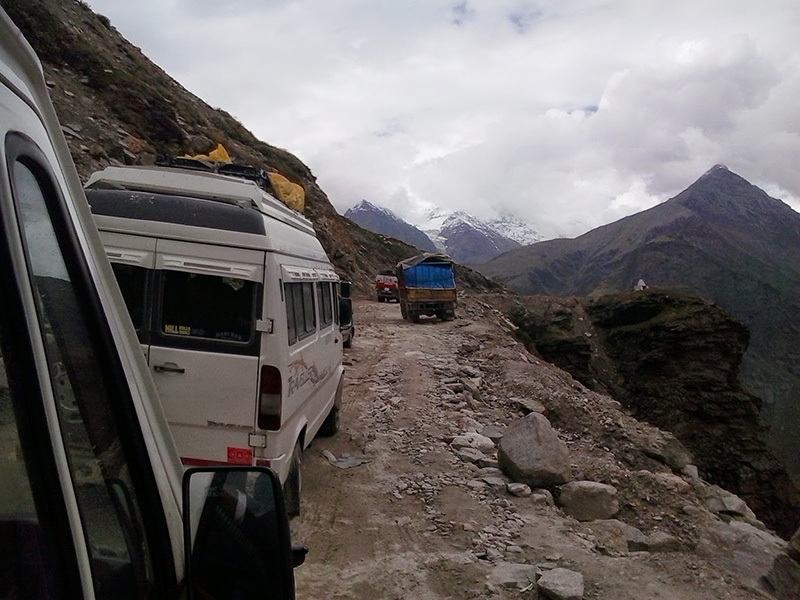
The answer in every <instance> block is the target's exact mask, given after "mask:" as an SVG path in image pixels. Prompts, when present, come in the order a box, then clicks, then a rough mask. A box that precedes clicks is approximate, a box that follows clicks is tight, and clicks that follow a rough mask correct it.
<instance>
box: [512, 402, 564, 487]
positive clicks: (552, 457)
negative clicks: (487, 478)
mask: <svg viewBox="0 0 800 600" xmlns="http://www.w3.org/2000/svg"><path fill="white" fill-rule="evenodd" d="M498 448H499V453H498V460H499V462H500V467H501V468H502V469H503V470H504V471H505V472H506V473H508V474H509V476H510V477H511V478H512V479H513V480H514V481H519V482H521V483H526V484H528V485H529V486H530V487H532V488H534V487H549V486H555V485H560V484H562V483H566V482H567V481H569V480H570V478H571V469H570V460H569V450H568V449H567V445H566V444H565V443H564V442H563V441H562V440H561V439H559V437H558V434H557V433H556V431H555V430H554V429H553V427H552V426H551V425H550V421H548V420H547V418H546V417H545V416H544V415H541V414H539V413H535V412H534V413H530V414H529V415H527V416H526V417H524V418H522V419H519V420H517V421H515V422H514V423H512V424H511V425H510V426H509V427H508V428H507V429H506V431H505V434H504V435H503V437H502V439H501V440H500V444H499V446H498Z"/></svg>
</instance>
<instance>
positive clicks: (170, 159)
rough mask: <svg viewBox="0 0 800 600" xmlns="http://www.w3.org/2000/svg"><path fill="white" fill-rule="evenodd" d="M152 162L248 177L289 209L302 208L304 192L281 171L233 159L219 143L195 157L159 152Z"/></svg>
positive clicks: (158, 164)
mask: <svg viewBox="0 0 800 600" xmlns="http://www.w3.org/2000/svg"><path fill="white" fill-rule="evenodd" d="M155 164H156V166H159V167H175V168H181V169H191V170H195V171H206V172H210V173H219V174H220V175H232V176H234V177H241V178H243V179H248V180H250V181H254V182H255V183H256V185H258V187H260V188H261V189H262V190H264V191H265V192H267V193H268V194H270V195H271V196H274V197H276V198H277V199H278V200H280V201H281V202H283V203H284V204H286V205H287V206H288V207H289V208H291V209H293V210H296V211H297V212H300V213H302V212H303V211H304V210H305V202H306V191H305V190H304V189H303V186H301V185H298V184H296V183H293V182H291V181H289V179H287V178H286V177H284V176H283V175H281V174H280V173H275V172H273V171H265V170H264V169H259V168H257V167H253V166H250V165H243V164H239V163H235V162H233V161H232V160H231V158H230V156H229V155H228V152H227V150H225V147H224V146H223V145H222V144H218V145H217V147H216V148H215V149H214V150H212V151H211V152H209V153H208V154H198V155H195V156H189V155H184V156H168V155H163V154H159V155H158V156H156V161H155Z"/></svg>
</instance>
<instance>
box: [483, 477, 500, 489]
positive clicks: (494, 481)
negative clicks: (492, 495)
mask: <svg viewBox="0 0 800 600" xmlns="http://www.w3.org/2000/svg"><path fill="white" fill-rule="evenodd" d="M483 481H484V483H486V485H487V486H489V488H490V489H492V490H494V491H495V492H501V491H502V492H504V491H506V480H505V479H503V478H502V477H484V478H483Z"/></svg>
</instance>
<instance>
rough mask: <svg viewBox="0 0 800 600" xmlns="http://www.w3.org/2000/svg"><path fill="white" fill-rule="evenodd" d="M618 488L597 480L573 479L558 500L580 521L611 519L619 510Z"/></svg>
mask: <svg viewBox="0 0 800 600" xmlns="http://www.w3.org/2000/svg"><path fill="white" fill-rule="evenodd" d="M616 496H617V488H615V487H614V486H613V485H606V484H605V483H598V482H596V481H573V482H571V483H568V484H566V485H565V486H564V487H562V488H561V495H560V496H559V498H558V502H559V504H560V505H561V507H562V508H563V509H564V512H566V513H567V514H568V515H570V516H571V517H575V518H576V519H578V520H579V521H594V520H596V519H610V518H611V517H613V516H614V515H615V514H617V512H619V502H618V501H617V498H616Z"/></svg>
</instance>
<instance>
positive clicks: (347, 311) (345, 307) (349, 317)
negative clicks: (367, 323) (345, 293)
mask: <svg viewBox="0 0 800 600" xmlns="http://www.w3.org/2000/svg"><path fill="white" fill-rule="evenodd" d="M352 323H353V299H352V298H339V326H340V328H341V329H347V328H349V327H350V325H351V324H352Z"/></svg>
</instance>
